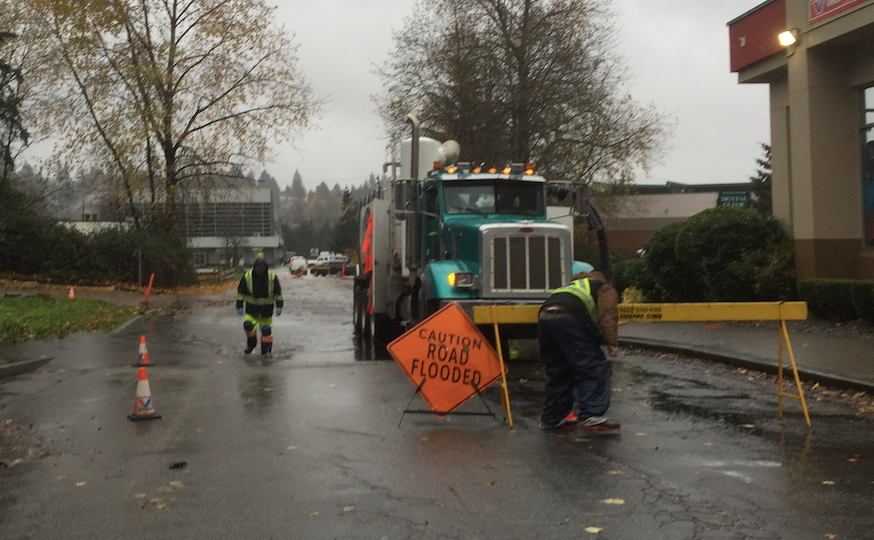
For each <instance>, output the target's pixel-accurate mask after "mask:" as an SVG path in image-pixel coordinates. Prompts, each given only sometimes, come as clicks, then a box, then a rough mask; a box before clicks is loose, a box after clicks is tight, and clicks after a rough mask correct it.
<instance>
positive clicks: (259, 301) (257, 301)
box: [237, 270, 282, 306]
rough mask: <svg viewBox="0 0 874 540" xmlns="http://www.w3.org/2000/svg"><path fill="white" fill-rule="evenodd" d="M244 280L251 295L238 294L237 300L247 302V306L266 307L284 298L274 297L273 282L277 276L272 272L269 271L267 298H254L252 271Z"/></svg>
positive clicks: (247, 273)
mask: <svg viewBox="0 0 874 540" xmlns="http://www.w3.org/2000/svg"><path fill="white" fill-rule="evenodd" d="M244 279H245V280H246V287H247V288H248V289H249V294H247V295H242V294H238V295H237V300H245V302H246V303H247V304H250V305H253V306H266V305H270V304H272V303H274V302H276V301H277V300H282V296H277V297H276V298H274V297H273V280H274V279H276V274H274V273H273V271H272V270H267V298H255V296H253V295H254V294H255V293H254V291H255V289H254V287H253V286H252V280H253V279H254V276H253V271H252V270H249V271H248V272H246V276H245V278H244Z"/></svg>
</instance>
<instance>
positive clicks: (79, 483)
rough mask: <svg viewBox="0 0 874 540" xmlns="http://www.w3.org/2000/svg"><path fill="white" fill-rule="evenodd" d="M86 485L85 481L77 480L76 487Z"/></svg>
mask: <svg viewBox="0 0 874 540" xmlns="http://www.w3.org/2000/svg"><path fill="white" fill-rule="evenodd" d="M84 485H85V482H76V487H82V486H84Z"/></svg>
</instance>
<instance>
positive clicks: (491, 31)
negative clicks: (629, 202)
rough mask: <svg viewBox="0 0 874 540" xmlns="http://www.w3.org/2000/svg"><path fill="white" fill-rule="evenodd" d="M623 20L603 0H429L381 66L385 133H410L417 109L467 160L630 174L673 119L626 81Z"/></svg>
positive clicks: (559, 174) (597, 175)
mask: <svg viewBox="0 0 874 540" xmlns="http://www.w3.org/2000/svg"><path fill="white" fill-rule="evenodd" d="M614 20H615V13H614V11H613V10H612V8H611V7H610V4H609V2H604V1H596V0H471V1H464V0H437V1H433V0H428V1H425V0H419V2H418V3H417V5H416V8H415V11H414V13H413V15H412V16H411V17H409V18H407V19H406V20H405V23H404V26H403V28H402V29H401V30H400V31H398V32H397V33H396V34H395V35H394V40H395V49H394V51H393V52H392V53H391V55H390V58H389V60H388V61H387V62H386V64H385V65H384V66H382V68H381V69H380V70H379V74H380V75H381V77H382V79H383V83H384V90H383V93H382V94H381V95H380V96H377V102H378V105H379V110H380V114H381V116H382V118H383V120H384V122H385V125H386V127H387V131H388V132H389V134H390V135H392V136H394V135H396V134H397V133H405V131H404V126H403V121H404V119H405V117H406V115H407V114H408V113H410V112H413V113H415V114H416V115H417V116H418V118H419V120H420V121H421V123H422V132H423V134H425V135H428V136H432V137H435V138H437V139H439V140H444V139H448V138H453V139H456V140H457V141H458V142H459V143H460V145H461V151H462V156H461V159H462V161H473V160H475V161H486V162H488V163H491V164H496V165H502V164H504V163H509V162H532V161H533V162H536V163H537V167H538V171H539V172H541V173H543V174H545V175H548V176H549V177H551V178H555V179H562V180H571V181H574V182H577V183H592V182H612V183H621V182H627V181H630V180H632V179H633V177H634V173H635V170H637V169H641V170H647V169H648V168H649V167H650V166H652V165H653V164H655V163H657V162H658V160H659V159H660V158H661V156H662V154H663V152H664V150H665V148H666V147H665V145H666V141H667V139H668V137H669V135H670V133H671V132H672V129H673V121H672V120H671V119H669V118H667V117H666V116H664V115H662V114H660V113H658V112H657V111H656V109H655V108H654V107H653V106H646V107H645V106H641V105H640V104H638V103H637V102H636V101H635V100H634V99H633V98H632V97H631V96H630V95H628V94H627V93H626V91H625V90H624V82H625V79H626V76H627V73H626V70H625V68H624V65H623V61H622V59H621V58H620V57H619V56H618V55H616V53H615V50H616V43H615V41H616V40H615V31H614V27H613V22H614Z"/></svg>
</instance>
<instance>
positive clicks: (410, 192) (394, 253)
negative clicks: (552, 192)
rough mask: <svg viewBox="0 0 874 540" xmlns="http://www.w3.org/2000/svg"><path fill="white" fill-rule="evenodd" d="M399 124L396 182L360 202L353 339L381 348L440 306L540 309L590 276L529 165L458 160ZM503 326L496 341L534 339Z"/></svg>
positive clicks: (446, 147)
mask: <svg viewBox="0 0 874 540" xmlns="http://www.w3.org/2000/svg"><path fill="white" fill-rule="evenodd" d="M408 119H410V121H411V123H413V138H412V139H408V140H406V141H404V142H402V144H401V162H400V164H399V165H400V171H401V175H400V178H396V177H395V175H394V174H393V175H392V176H393V178H391V179H390V180H386V181H384V182H381V183H380V185H378V186H377V188H376V190H375V191H374V192H373V193H371V194H370V195H368V196H367V197H365V198H364V199H363V200H362V202H361V207H360V213H359V225H360V237H361V238H360V240H361V242H360V244H359V245H360V246H361V248H362V249H361V257H360V258H359V260H360V261H362V265H361V268H360V272H359V275H358V276H357V277H356V281H355V292H354V305H353V323H354V328H355V330H356V332H358V333H362V334H369V335H372V336H373V337H374V339H375V340H376V341H377V342H379V343H381V344H383V345H384V344H387V343H388V342H389V341H391V340H392V339H394V338H395V337H397V336H399V335H401V334H402V333H403V332H404V331H405V330H406V329H408V328H410V327H412V326H413V325H415V324H416V323H418V322H419V321H421V320H423V319H424V318H426V317H427V316H429V315H430V314H432V313H434V312H436V311H437V310H439V309H440V308H441V307H443V306H444V305H446V304H448V303H449V302H457V303H458V304H460V305H461V306H462V307H463V308H464V309H465V310H466V311H467V312H468V314H470V312H471V310H472V307H473V306H476V305H493V304H498V305H512V306H519V305H530V304H540V303H542V302H543V300H544V299H546V298H547V297H548V296H549V295H550V294H551V293H552V291H553V290H554V289H556V288H558V287H561V286H562V285H564V284H565V283H567V282H568V281H570V278H571V276H572V275H574V274H575V273H577V272H581V271H588V270H591V269H592V266H591V265H590V264H588V263H585V262H582V261H574V260H573V235H572V230H571V227H569V226H568V225H567V224H565V223H561V222H558V221H552V220H550V219H548V218H547V187H548V186H549V183H548V182H547V181H546V179H544V178H543V177H542V176H539V175H537V174H535V172H534V167H533V165H530V164H527V165H526V164H521V165H520V164H513V165H509V166H501V167H500V168H492V167H486V166H481V165H474V164H471V163H461V162H457V156H458V145H457V144H456V143H454V141H448V142H446V143H443V144H441V143H439V142H438V141H435V140H433V139H428V138H425V137H421V138H420V137H419V136H418V122H417V121H416V120H415V117H413V116H412V115H411V116H410V117H408ZM419 163H422V164H423V165H422V166H419ZM425 164H427V165H425ZM419 178H421V180H420V179H419ZM593 213H594V212H593ZM590 217H591V216H590ZM594 217H597V214H596V213H594ZM512 326H514V328H510V329H508V331H506V332H505V331H504V329H503V328H502V330H501V334H502V337H506V338H508V339H509V338H513V337H533V336H534V335H535V334H534V330H535V327H533V325H530V324H528V325H512ZM483 330H484V333H486V335H487V336H488V335H489V334H490V332H491V329H489V328H483Z"/></svg>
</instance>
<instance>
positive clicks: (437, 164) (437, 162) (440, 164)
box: [434, 161, 443, 169]
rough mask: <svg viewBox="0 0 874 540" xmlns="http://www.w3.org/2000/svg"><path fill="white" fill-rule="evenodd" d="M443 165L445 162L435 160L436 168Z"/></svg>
mask: <svg viewBox="0 0 874 540" xmlns="http://www.w3.org/2000/svg"><path fill="white" fill-rule="evenodd" d="M442 166H443V164H442V163H440V162H439V161H435V162H434V168H435V169H439V168H440V167H442Z"/></svg>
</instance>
